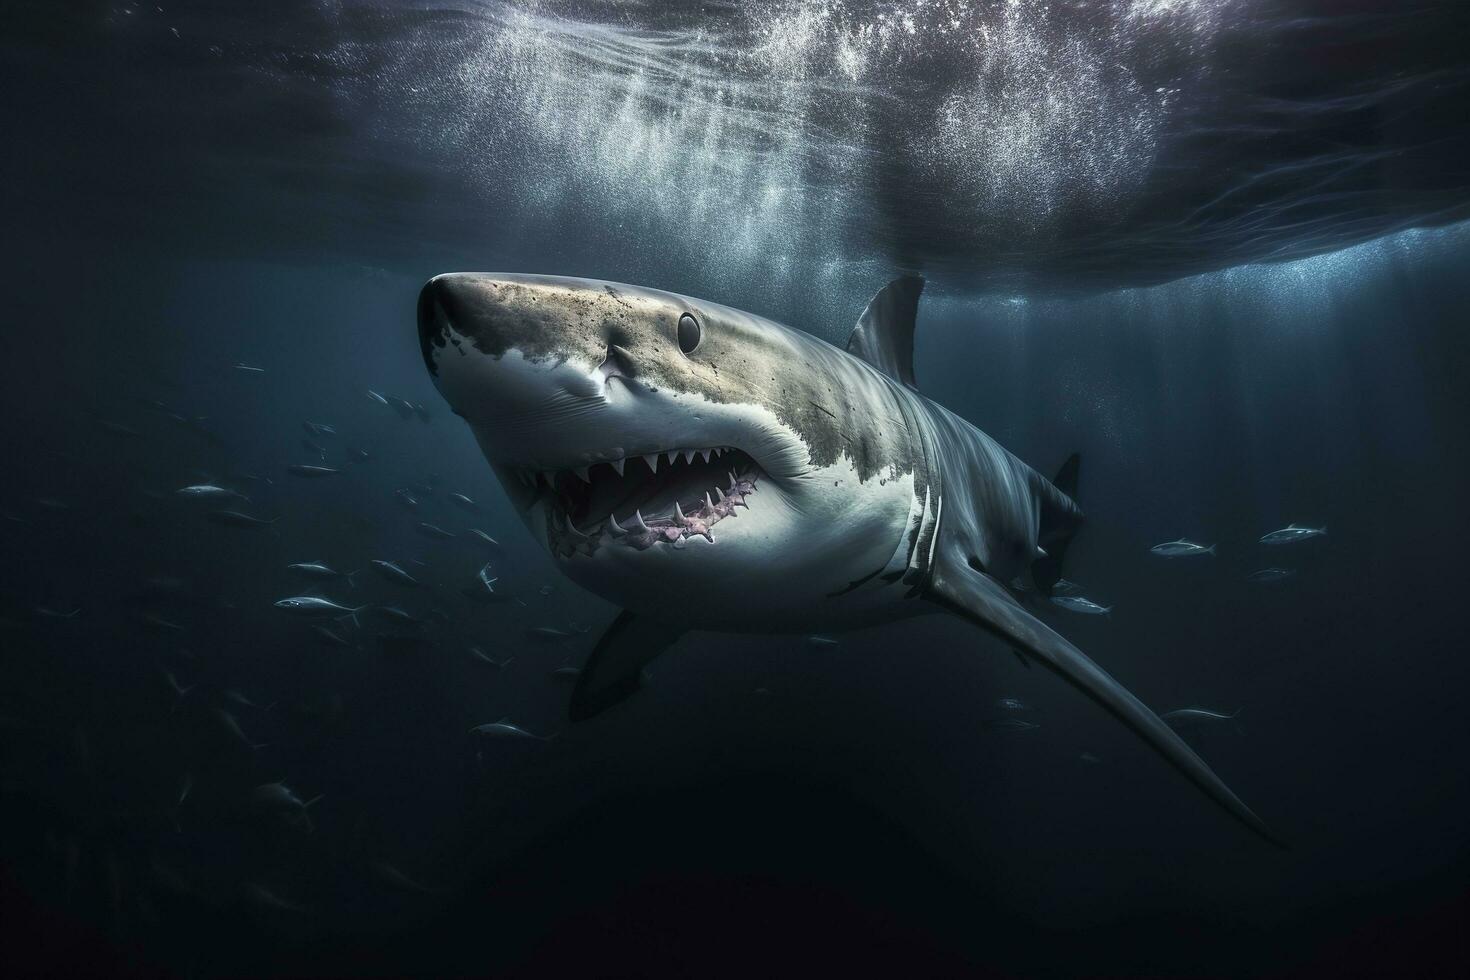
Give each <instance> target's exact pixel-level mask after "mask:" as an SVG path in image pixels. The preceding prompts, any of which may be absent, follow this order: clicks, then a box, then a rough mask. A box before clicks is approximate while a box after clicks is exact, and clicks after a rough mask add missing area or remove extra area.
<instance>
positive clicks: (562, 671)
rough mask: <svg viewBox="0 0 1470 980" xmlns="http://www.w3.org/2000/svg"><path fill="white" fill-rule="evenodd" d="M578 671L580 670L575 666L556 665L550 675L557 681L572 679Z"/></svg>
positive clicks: (574, 678)
mask: <svg viewBox="0 0 1470 980" xmlns="http://www.w3.org/2000/svg"><path fill="white" fill-rule="evenodd" d="M580 673H582V672H581V671H580V670H578V669H577V668H576V667H558V668H556V669H555V670H553V671H552V672H551V676H552V677H553V678H555V679H556V680H559V681H574V680H576V679H577V675H578V674H580Z"/></svg>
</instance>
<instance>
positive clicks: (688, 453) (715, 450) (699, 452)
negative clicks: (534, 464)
mask: <svg viewBox="0 0 1470 980" xmlns="http://www.w3.org/2000/svg"><path fill="white" fill-rule="evenodd" d="M731 451H732V450H731V448H730V447H729V446H714V447H712V448H710V449H670V450H668V451H666V452H661V453H645V454H643V455H641V456H621V457H619V458H617V459H608V460H603V462H605V463H607V465H608V466H611V467H612V468H613V471H614V472H616V473H617V474H618V476H622V475H623V470H624V467H625V466H626V465H627V462H628V460H630V459H641V460H643V462H644V463H646V464H647V465H648V468H649V469H650V470H652V471H653V472H655V473H657V472H658V468H659V465H660V463H662V464H663V465H665V466H673V465H674V464H675V463H677V462H678V461H679V460H680V459H681V458H682V459H683V460H684V462H686V463H692V462H693V461H694V457H695V456H699V457H702V458H703V459H704V461H705V462H706V463H708V462H709V461H710V460H711V459H718V458H719V457H721V456H723V455H724V454H725V453H728V452H731ZM598 465H601V464H600V463H592V464H589V465H587V466H574V467H572V468H570V469H567V470H533V469H520V470H516V476H517V477H519V478H520V481H521V482H522V483H524V484H525V485H526V486H528V487H532V488H534V487H536V485H537V484H538V483H545V484H546V485H547V486H549V487H555V486H556V478H557V476H558V474H560V473H571V474H574V475H575V476H576V477H577V478H578V479H580V480H581V481H582V482H583V483H591V482H592V475H591V469H592V467H593V466H598Z"/></svg>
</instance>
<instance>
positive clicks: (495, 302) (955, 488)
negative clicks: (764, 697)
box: [418, 273, 1269, 839]
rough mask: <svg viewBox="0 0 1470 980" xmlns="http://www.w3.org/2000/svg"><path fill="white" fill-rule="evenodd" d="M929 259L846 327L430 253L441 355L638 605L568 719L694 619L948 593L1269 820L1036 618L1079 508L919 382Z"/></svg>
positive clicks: (448, 378) (788, 628)
mask: <svg viewBox="0 0 1470 980" xmlns="http://www.w3.org/2000/svg"><path fill="white" fill-rule="evenodd" d="M922 289H923V280H922V279H919V278H916V277H905V278H901V279H898V280H895V281H894V282H892V283H890V284H889V285H888V286H886V287H885V288H884V289H883V290H882V291H880V292H879V293H878V295H877V296H876V297H875V298H874V299H873V301H872V302H871V303H869V304H868V307H867V309H866V310H865V311H864V313H863V315H862V317H861V318H860V319H859V321H858V324H857V326H856V328H855V329H854V330H853V332H852V336H851V338H850V339H849V341H848V344H847V349H846V350H842V349H839V348H837V347H835V346H833V345H831V344H828V343H826V342H824V341H822V340H820V339H818V338H816V337H814V336H812V335H810V334H806V333H803V332H801V331H797V330H793V329H791V328H789V327H786V326H783V325H781V324H779V323H775V322H774V321H771V320H767V319H764V318H762V317H759V316H755V315H753V314H750V313H746V312H743V311H740V310H736V309H732V308H729V307H725V306H721V305H718V304H714V303H709V302H706V301H704V300H699V299H695V298H692V297H687V296H681V295H678V294H675V293H668V292H663V291H660V290H655V289H648V288H645V287H639V286H628V285H622V284H617V283H608V282H601V281H596V280H589V279H574V278H564V277H553V276H532V275H520V274H478V273H455V274H449V275H442V276H436V277H435V278H433V279H431V280H430V281H429V282H428V283H427V284H426V285H425V287H424V289H423V291H422V292H421V294H420V298H419V307H418V321H419V324H418V325H419V336H420V341H421V345H422V350H423V356H424V361H425V364H426V366H427V368H428V370H429V372H430V373H431V375H433V377H434V381H435V384H436V386H437V387H438V389H439V391H440V393H441V394H442V395H443V396H444V398H445V399H446V401H447V402H448V403H449V405H450V406H451V408H452V409H453V410H454V412H455V413H456V414H458V415H460V416H461V417H463V418H464V419H465V420H466V422H468V423H469V425H470V427H471V429H472V431H473V432H474V435H475V437H476V439H477V440H478V442H479V444H480V447H481V449H482V450H483V452H484V454H485V456H486V458H487V459H488V460H489V462H490V464H491V466H492V467H493V468H494V470H495V472H496V473H497V475H498V476H499V478H500V480H501V483H502V484H503V485H504V487H505V489H506V491H507V493H508V494H509V496H510V498H511V501H512V503H513V504H514V505H515V507H516V509H517V510H518V511H519V513H520V514H521V515H522V517H523V519H524V520H525V521H526V523H527V525H528V526H529V527H530V528H531V531H532V533H533V534H535V535H536V536H537V537H538V538H541V539H542V540H544V542H545V544H546V547H547V548H548V550H549V551H550V552H551V554H552V555H553V556H554V557H555V559H556V561H557V563H558V565H559V566H560V568H561V570H562V571H563V572H564V573H565V574H566V575H567V576H568V577H569V578H571V579H572V580H573V581H575V582H577V583H578V584H580V585H582V586H583V587H585V588H587V589H589V590H590V591H592V592H595V593H597V594H599V595H601V596H603V597H604V598H607V599H609V600H611V601H612V602H615V603H617V604H618V605H620V606H621V607H622V608H623V612H622V613H621V614H620V615H619V616H618V618H617V619H616V620H615V621H614V622H613V623H612V625H611V626H610V627H609V628H608V630H607V631H606V632H605V633H604V634H603V636H602V638H601V639H600V640H599V642H598V644H597V646H596V648H595V649H594V651H593V653H592V655H591V657H590V658H589V660H588V662H587V664H586V666H585V667H584V668H583V670H582V672H581V673H580V674H579V675H578V677H577V683H576V688H575V691H574V693H573V696H572V702H571V716H572V718H573V720H582V719H586V718H590V717H592V716H594V715H596V714H598V713H599V712H601V711H603V710H605V709H606V708H608V707H610V706H611V705H613V704H616V703H617V702H619V701H621V700H623V699H624V698H626V697H628V696H629V695H630V694H632V693H633V692H634V691H635V690H636V689H637V687H638V683H639V676H640V673H641V671H642V668H643V667H644V666H645V665H646V664H647V662H648V661H649V660H651V659H652V658H653V657H655V656H657V655H658V654H659V653H660V652H661V651H663V650H664V649H666V648H667V647H668V646H670V645H671V644H673V643H674V642H675V641H677V639H678V638H679V637H680V636H681V635H682V634H683V633H685V632H687V631H689V630H715V631H731V632H765V633H780V632H803V633H811V632H816V631H823V630H840V629H847V628H854V627H861V626H866V625H872V624H876V623H880V622H888V621H892V620H897V619H903V618H906V617H910V616H916V615H922V614H929V613H936V612H948V613H951V614H954V615H958V616H960V617H962V618H964V619H966V620H969V621H970V622H972V623H974V624H975V625H977V626H979V627H981V628H982V629H984V630H986V631H987V632H989V633H991V634H992V635H994V636H996V637H998V638H1000V639H1001V640H1002V641H1003V642H1005V643H1006V644H1008V645H1009V646H1010V647H1011V648H1012V649H1013V650H1015V652H1016V653H1017V655H1018V656H1020V657H1021V658H1022V660H1023V662H1029V661H1036V662H1039V663H1041V664H1043V665H1045V666H1046V667H1048V668H1050V669H1052V670H1054V671H1056V672H1057V673H1058V674H1060V675H1061V676H1062V677H1064V678H1065V679H1067V680H1068V681H1069V682H1071V683H1072V684H1073V685H1074V686H1076V687H1078V688H1079V689H1081V690H1082V691H1083V692H1084V693H1086V694H1087V695H1088V696H1090V697H1091V698H1092V699H1093V700H1095V701H1097V702H1098V703H1099V704H1101V705H1102V706H1103V707H1104V708H1106V709H1107V710H1108V711H1110V712H1112V713H1113V714H1114V715H1116V716H1117V717H1118V718H1119V719H1121V720H1122V721H1123V722H1124V723H1125V724H1127V725H1128V726H1129V727H1131V728H1132V729H1133V730H1134V731H1135V732H1137V733H1138V734H1139V735H1141V736H1142V737H1143V738H1144V739H1145V740H1146V741H1147V742H1148V743H1149V744H1150V745H1151V746H1152V747H1153V748H1154V749H1156V750H1157V751H1158V752H1159V753H1160V754H1161V755H1163V756H1164V758H1165V759H1167V760H1168V761H1169V762H1171V763H1172V764H1173V765H1174V766H1175V767H1176V768H1178V769H1179V770H1180V771H1181V772H1182V773H1183V774H1184V775H1185V776H1187V777H1188V778H1189V779H1190V780H1192V781H1193V782H1194V783H1195V784H1196V785H1197V786H1199V787H1200V788H1201V789H1202V790H1203V791H1204V792H1205V793H1206V794H1207V795H1208V796H1209V797H1210V798H1212V799H1213V800H1215V801H1216V802H1217V803H1219V804H1220V805H1221V806H1223V807H1224V808H1225V809H1227V810H1228V811H1229V812H1231V813H1232V814H1233V815H1235V816H1236V817H1237V818H1239V819H1240V820H1241V821H1242V822H1244V823H1245V824H1246V825H1247V826H1249V827H1250V828H1251V829H1253V830H1255V831H1256V832H1257V833H1260V834H1261V835H1262V836H1266V837H1267V838H1268V839H1269V833H1268V831H1267V830H1266V828H1265V826H1264V825H1263V824H1262V822H1261V821H1260V820H1259V818H1257V817H1256V815H1255V814H1254V813H1252V812H1251V810H1250V809H1249V808H1248V807H1246V805H1245V804H1244V803H1243V802H1241V800H1240V799H1239V798H1238V797H1236V795H1235V794H1234V793H1233V792H1231V790H1230V789H1229V788H1228V787H1227V786H1226V785H1225V784H1224V782H1223V781H1221V780H1220V778H1219V777H1218V776H1217V775H1216V774H1215V773H1214V772H1213V771H1212V770H1211V769H1210V768H1209V766H1208V765H1206V764H1205V762H1204V761H1203V760H1202V759H1200V758H1199V756H1198V755H1196V754H1195V753H1194V751H1193V750H1192V749H1190V748H1189V746H1188V745H1186V744H1185V743H1184V742H1183V741H1182V740H1181V739H1180V738H1179V736H1178V735H1177V734H1175V733H1174V731H1173V730H1172V729H1170V728H1169V726H1168V725H1166V724H1165V723H1164V722H1163V721H1161V720H1160V719H1159V718H1158V716H1157V715H1155V714H1154V713H1153V712H1152V711H1151V710H1149V709H1148V708H1147V707H1146V706H1145V705H1143V704H1142V703H1141V702H1140V701H1139V700H1138V699H1137V698H1135V697H1134V696H1133V695H1132V694H1131V693H1129V692H1128V691H1127V689H1125V688H1124V687H1123V686H1122V685H1121V684H1119V683H1118V682H1117V681H1115V680H1114V679H1113V678H1112V677H1110V676H1109V675H1108V674H1107V673H1106V672H1105V671H1103V670H1102V669H1101V668H1100V667H1098V666H1097V665H1096V664H1095V663H1093V662H1092V661H1091V660H1090V659H1088V658H1087V657H1086V656H1085V655H1084V654H1083V653H1082V652H1081V651H1079V650H1078V649H1077V648H1076V647H1074V646H1073V645H1072V644H1071V643H1069V642H1068V641H1067V640H1065V639H1064V638H1062V637H1061V636H1060V635H1058V634H1057V633H1056V632H1054V631H1053V630H1051V629H1050V628H1049V627H1047V626H1046V625H1045V624H1044V623H1042V622H1041V621H1040V620H1039V619H1037V618H1036V617H1035V616H1033V615H1032V614H1031V613H1030V612H1029V611H1027V609H1026V608H1025V607H1024V606H1022V604H1021V603H1020V602H1019V601H1018V599H1017V593H1016V592H1015V590H1013V588H1012V587H1011V586H1010V585H1009V584H1008V583H1014V582H1018V581H1024V582H1027V583H1028V585H1029V588H1031V589H1034V590H1036V591H1039V592H1040V593H1041V594H1043V595H1050V594H1051V590H1052V587H1053V586H1054V585H1055V584H1056V583H1057V582H1058V580H1059V579H1060V578H1061V573H1062V562H1063V560H1064V557H1065V553H1066V550H1067V545H1068V543H1069V542H1070V541H1071V538H1072V536H1073V534H1074V533H1075V531H1076V530H1077V528H1078V526H1079V525H1080V523H1081V521H1082V516H1083V515H1082V511H1081V510H1080V508H1079V507H1078V506H1077V504H1076V502H1075V500H1074V499H1073V497H1074V495H1075V491H1076V484H1077V479H1078V470H1079V463H1078V459H1077V457H1076V456H1073V457H1072V458H1070V459H1069V460H1068V461H1067V462H1066V463H1065V464H1064V465H1063V466H1062V468H1061V470H1060V471H1059V472H1058V474H1057V475H1056V477H1055V478H1054V479H1052V480H1048V479H1046V478H1045V477H1044V476H1042V475H1041V474H1040V473H1038V472H1037V471H1036V470H1034V469H1032V468H1031V467H1030V466H1028V465H1027V464H1025V463H1024V462H1022V461H1021V460H1019V459H1018V458H1017V457H1015V456H1014V455H1012V454H1011V453H1010V452H1008V451H1006V450H1005V449H1004V448H1003V447H1002V446H1000V445H999V444H998V443H997V442H996V441H995V440H993V439H991V438H990V437H989V436H987V435H986V434H985V433H984V432H982V431H980V430H979V429H978V428H976V427H975V426H973V425H971V424H970V423H969V422H967V421H965V420H964V419H962V418H960V417H958V416H956V415H955V414H953V413H952V412H949V411H948V410H946V409H945V408H943V407H942V406H939V405H937V404H935V403H934V402H932V401H930V400H929V399H927V398H925V397H924V396H923V395H921V394H920V393H919V392H918V390H917V387H916V382H915V378H914V371H913V338H914V328H915V320H916V315H917V310H918V302H919V296H920V293H921V291H922Z"/></svg>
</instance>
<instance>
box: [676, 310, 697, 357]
mask: <svg viewBox="0 0 1470 980" xmlns="http://www.w3.org/2000/svg"><path fill="white" fill-rule="evenodd" d="M699 332H700V331H699V321H698V320H696V319H694V317H692V316H690V315H689V314H688V313H685V314H684V315H683V316H681V317H679V349H680V350H681V351H683V352H684V353H686V354H693V353H694V348H696V347H698V346H699Z"/></svg>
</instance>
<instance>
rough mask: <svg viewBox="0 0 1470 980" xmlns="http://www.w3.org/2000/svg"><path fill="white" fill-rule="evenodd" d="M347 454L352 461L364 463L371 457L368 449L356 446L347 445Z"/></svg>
mask: <svg viewBox="0 0 1470 980" xmlns="http://www.w3.org/2000/svg"><path fill="white" fill-rule="evenodd" d="M347 456H348V458H349V459H351V460H352V462H354V463H366V462H367V461H368V460H370V459H372V458H373V457H372V456H371V455H369V454H368V451H367V450H366V449H362V448H360V447H358V446H349V447H347Z"/></svg>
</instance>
